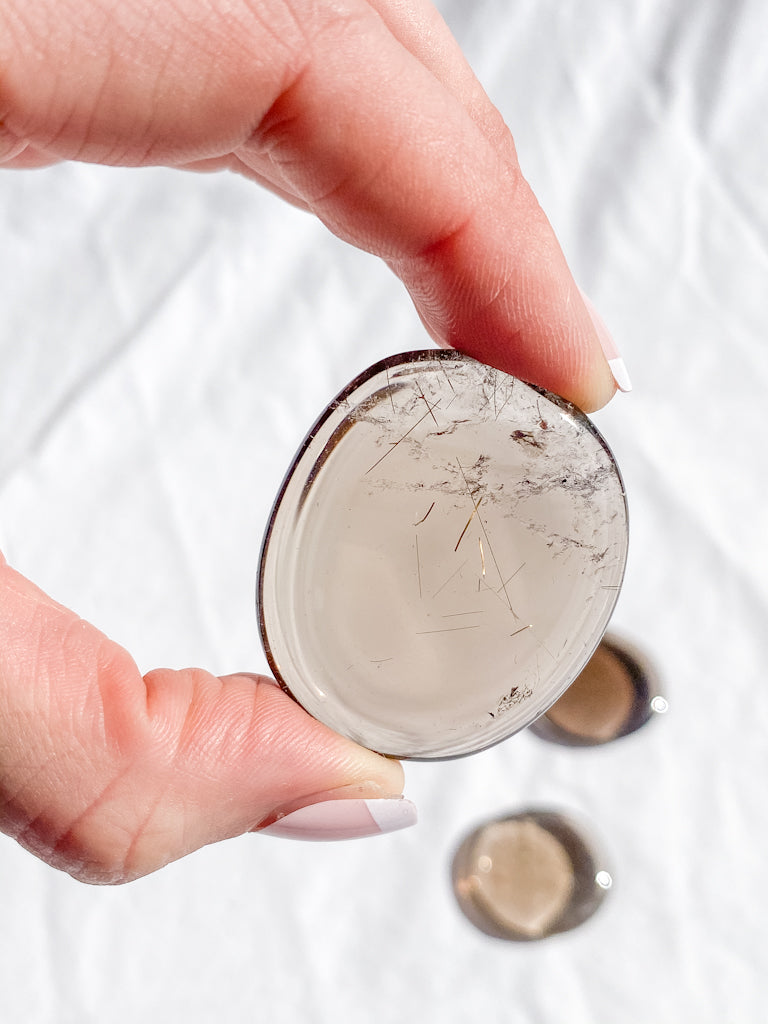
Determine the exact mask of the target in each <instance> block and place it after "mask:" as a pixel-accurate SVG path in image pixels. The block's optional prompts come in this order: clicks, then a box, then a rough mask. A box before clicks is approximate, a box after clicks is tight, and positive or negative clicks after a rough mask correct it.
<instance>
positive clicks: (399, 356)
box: [256, 348, 629, 762]
mask: <svg viewBox="0 0 768 1024" xmlns="http://www.w3.org/2000/svg"><path fill="white" fill-rule="evenodd" d="M442 361H445V362H463V363H469V364H476V365H478V366H484V365H486V364H482V363H479V361H478V360H476V359H474V358H473V357H471V356H469V355H466V354H465V353H463V352H459V351H457V350H454V349H443V348H437V349H414V350H409V351H406V352H401V353H396V354H394V355H391V356H387V357H385V358H384V359H381V360H378V361H377V362H376V363H373V364H372V365H371V366H369V367H367V368H366V369H365V370H363V371H361V372H360V373H359V374H357V375H356V376H355V377H354V378H353V379H352V380H351V381H350V382H349V383H348V384H347V385H345V386H344V387H343V388H342V389H341V390H340V391H339V393H338V394H337V395H336V396H335V397H334V398H333V399H332V400H331V401H330V402H329V403H328V404H327V405H326V407H325V408H324V410H323V411H322V412H321V414H320V415H319V416H318V418H317V419H316V421H315V422H314V424H313V425H312V427H311V428H310V430H309V431H308V432H307V434H306V435H305V437H304V439H303V441H302V442H301V444H300V445H299V447H298V449H297V451H296V453H295V455H294V457H293V458H292V460H291V462H290V464H289V467H288V469H287V471H286V473H285V475H284V477H283V480H282V482H281V484H280V487H279V489H278V492H277V495H276V497H275V500H274V502H273V505H272V508H271V511H270V514H269V518H268V521H267V527H266V529H265V532H264V536H263V539H262V543H261V548H260V553H259V560H258V572H257V581H256V611H257V620H258V626H259V633H260V637H261V641H262V646H263V650H264V654H265V657H266V659H267V663H268V664H269V667H270V670H271V671H272V673H273V675H274V677H275V680H276V681H277V683H278V684H279V685H280V687H281V688H282V689H283V691H284V692H285V693H286V694H287V695H288V696H290V697H291V699H293V700H294V701H296V703H297V704H299V705H300V706H301V707H304V704H303V703H302V702H301V700H299V698H298V697H297V696H296V694H295V693H294V692H293V690H292V689H291V685H290V682H289V681H288V680H287V679H286V678H285V676H284V674H283V672H282V671H281V668H280V665H279V662H278V659H277V657H276V655H275V652H274V651H273V648H272V645H271V643H270V641H269V631H268V629H267V625H266V621H265V615H264V607H265V596H264V581H265V565H266V560H267V556H268V552H269V544H270V540H271V537H272V534H273V529H274V525H275V522H276V519H277V516H278V515H279V513H280V509H281V506H282V504H283V501H284V499H285V495H286V491H287V488H288V485H289V484H290V482H291V480H292V478H293V476H294V473H295V471H296V469H297V468H298V466H299V465H300V463H301V460H302V458H303V456H304V455H305V453H306V452H307V450H308V449H309V447H310V446H311V444H312V442H313V441H314V440H315V438H316V436H317V434H318V433H319V432H320V430H321V429H322V427H323V426H324V424H325V423H326V422H327V420H328V419H329V418H330V417H331V416H332V415H333V414H334V413H335V411H336V410H337V408H338V406H339V405H340V404H341V403H343V402H345V401H346V400H347V399H348V398H349V396H350V395H352V394H353V393H355V392H356V391H357V390H358V389H359V388H361V387H362V386H363V385H364V384H366V383H367V382H368V381H369V380H371V379H372V378H374V377H376V376H377V375H379V374H381V373H382V372H385V373H386V372H388V371H389V370H393V369H395V368H397V367H404V366H408V365H413V364H418V363H427V362H442ZM487 369H488V370H495V372H497V373H501V374H505V375H506V376H507V377H510V378H511V379H513V380H515V381H517V382H518V383H519V384H521V385H523V386H524V387H525V388H527V389H529V390H530V391H532V392H534V393H536V394H539V395H540V396H542V397H543V398H545V399H546V400H548V401H550V402H551V403H552V404H554V405H555V406H557V407H558V408H559V409H560V410H561V411H562V412H563V413H566V414H568V415H569V416H571V417H573V418H574V419H576V420H578V422H579V423H580V424H581V425H582V426H583V427H584V428H585V429H586V430H588V432H589V433H590V434H591V435H592V437H593V438H594V439H595V440H596V441H597V442H598V443H599V445H600V446H601V447H602V449H603V451H604V452H605V454H606V456H607V458H608V460H609V462H610V464H611V466H612V468H613V471H614V473H615V475H616V478H617V480H618V483H619V487H620V493H621V497H622V501H623V511H624V522H625V528H626V533H627V542H625V544H624V546H623V552H622V562H621V573H620V576H619V579H618V584H617V585H616V588H615V595H614V598H613V601H612V602H611V604H610V607H609V609H608V612H607V621H609V620H610V616H611V615H612V613H613V609H614V608H615V605H616V601H617V600H618V596H619V592H620V590H621V585H622V583H623V579H624V574H625V570H626V562H627V549H628V531H629V509H628V505H627V498H626V489H625V486H624V481H623V478H622V476H621V472H620V470H619V467H618V464H617V462H616V459H615V457H614V455H613V452H612V451H611V448H610V446H609V445H608V443H607V441H606V440H605V438H604V437H603V435H602V434H601V433H600V431H599V430H598V428H597V427H596V426H595V424H594V423H593V422H592V421H591V420H590V419H589V417H588V416H587V415H586V413H584V412H583V411H582V410H581V409H580V408H579V407H578V406H577V405H575V404H574V403H573V402H570V401H568V400H567V399H564V398H562V397H561V396H560V395H557V394H555V393H553V392H551V391H548V390H547V389H546V388H543V387H541V386H540V385H537V384H532V383H530V382H528V381H524V380H521V379H520V378H516V377H512V375H511V374H507V373H506V372H505V371H503V370H499V369H498V368H495V367H491V366H488V367H487ZM600 639H601V638H600V637H598V638H597V639H596V640H595V642H594V644H593V645H592V647H591V649H585V650H587V653H586V655H585V656H584V657H583V659H582V665H581V668H583V666H584V665H585V664H586V663H587V662H588V661H589V658H591V656H592V655H593V654H594V651H595V650H596V649H597V646H598V645H599V643H600ZM580 670H581V669H580ZM574 678H575V677H574ZM565 689H567V686H566V687H564V688H563V689H562V690H561V691H560V696H561V695H562V693H563V692H564V691H565ZM554 699H555V700H556V699H557V698H554ZM553 702H554V701H553ZM305 710H306V708H305ZM308 713H310V712H308ZM544 714H546V709H545V710H544V711H542V712H540V713H539V717H541V716H542V715H544ZM315 717H317V718H318V720H319V721H322V722H323V724H326V725H328V727H329V728H334V726H333V725H332V724H331V723H329V722H328V721H325V720H324V719H323V717H322V716H321V715H316V716H315ZM529 725H530V723H524V724H521V725H518V726H515V727H513V728H511V729H510V730H509V731H508V732H505V733H503V734H501V735H498V736H495V737H493V738H491V739H490V740H487V741H483V742H478V743H477V744H476V745H472V746H471V747H470V748H469V749H463V750H460V751H456V752H441V753H430V754H421V753H417V752H413V751H409V750H397V749H391V750H384V749H378V748H377V746H376V745H375V744H372V745H370V747H371V749H372V750H375V751H376V752H377V753H379V754H380V755H381V756H383V757H387V758H391V759H393V760H409V761H430V762H431V761H451V760H458V759H459V758H462V757H467V756H470V755H471V754H475V753H481V752H482V751H484V750H488V749H490V748H492V747H494V746H496V745H497V744H499V743H502V742H504V741H506V740H507V739H509V738H510V737H511V736H513V735H515V734H516V733H518V732H520V731H522V730H523V729H525V728H527V727H529ZM346 735H348V736H349V738H351V739H353V740H354V741H355V742H358V743H361V744H363V745H368V744H366V742H365V737H361V736H353V735H351V733H350V732H347V733H346Z"/></svg>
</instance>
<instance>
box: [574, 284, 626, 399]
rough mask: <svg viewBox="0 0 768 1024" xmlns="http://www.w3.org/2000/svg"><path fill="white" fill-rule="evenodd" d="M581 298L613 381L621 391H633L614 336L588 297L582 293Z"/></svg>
mask: <svg viewBox="0 0 768 1024" xmlns="http://www.w3.org/2000/svg"><path fill="white" fill-rule="evenodd" d="M579 291H580V292H581V297H582V299H583V300H584V305H585V306H586V307H587V312H588V313H589V315H590V317H591V318H592V323H593V325H594V328H595V331H596V332H597V337H598V339H599V341H600V347H601V348H602V350H603V352H604V353H605V358H606V359H607V360H608V365H609V366H610V368H611V373H612V374H613V379H614V380H615V381H616V385H617V387H618V389H619V391H624V392H627V391H631V390H632V381H631V380H630V379H629V373H627V367H626V366H625V364H624V360H623V359H622V358H621V355H620V353H619V350H618V348H617V347H616V342H615V341H614V340H613V335H612V334H611V332H610V331H609V330H608V328H607V327H606V326H605V321H604V320H603V318H602V317H601V316H600V314H599V313H598V312H597V310H596V309H595V307H594V305H593V303H592V300H591V299H590V297H589V296H588V295H585V294H584V292H582V291H581V289H579Z"/></svg>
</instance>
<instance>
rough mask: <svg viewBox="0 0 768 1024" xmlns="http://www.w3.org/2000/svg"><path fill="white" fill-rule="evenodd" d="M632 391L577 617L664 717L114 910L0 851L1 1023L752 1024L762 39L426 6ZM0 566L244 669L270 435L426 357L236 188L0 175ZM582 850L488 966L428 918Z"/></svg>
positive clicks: (239, 850)
mask: <svg viewBox="0 0 768 1024" xmlns="http://www.w3.org/2000/svg"><path fill="white" fill-rule="evenodd" d="M440 6H441V9H442V10H443V12H444V14H445V16H446V18H447V20H448V22H449V24H450V25H451V27H452V28H453V30H454V32H455V33H456V35H457V36H458V38H459V40H460V42H461V43H462V45H463V46H464V47H465V49H466V52H467V54H468V56H469V58H470V60H471V61H472V63H473V65H474V66H475V68H476V70H477V72H478V74H479V76H480V78H481V80H482V81H483V83H484V85H485V86H486V88H487V89H488V91H489V93H490V94H491V96H492V98H493V99H494V100H495V102H496V103H497V104H498V105H499V106H500V108H501V110H502V111H503V113H504V115H505V116H506V118H507V120H508V122H509V123H510V124H511V125H512V127H513V130H514V132H515V136H516V141H517V144H518V149H519V152H520V156H521V161H522V163H523V168H524V170H525V171H526V172H527V175H528V177H529V178H530V180H531V182H532V183H533V185H534V188H535V189H536V191H537V193H538V195H539V198H540V200H541V201H542V204H543V205H544V207H545V209H546V210H547V212H548V213H549V215H550V217H551V219H552V221H553V223H554V225H555V228H556V230H557V231H558V233H559V236H560V238H561V241H562V243H563V245H564V248H565V250H566V253H567V255H568V257H569V259H570V261H571V264H572V266H573V268H574V271H575V273H576V275H577V278H578V279H579V281H580V283H581V285H582V287H584V289H585V290H586V291H587V292H588V293H589V294H591V296H592V298H593V299H594V301H595V303H596V305H597V306H598V308H599V309H600V310H601V311H602V313H603V315H604V317H605V319H606V320H607V322H608V323H609V325H610V326H611V328H612V330H613V332H614V334H615V335H616V337H617V339H618V341H619V343H620V346H621V347H622V350H623V354H624V356H625V358H626V361H627V364H628V366H629V369H630V372H631V374H632V376H633V380H634V384H635V391H634V393H633V394H632V395H631V396H629V397H626V396H618V397H617V398H616V399H615V401H614V402H613V403H612V404H611V406H610V407H609V408H608V409H607V410H605V411H604V412H602V413H600V414H599V415H598V416H597V417H596V421H597V423H598V425H599V427H600V428H601V430H602V431H603V433H604V434H605V435H606V437H607V438H608V440H609V442H610V443H611V445H612V447H613V449H614V451H615V453H616V455H617V458H618V460H619V462H620V465H621V467H622V470H623V473H624V476H625V480H626V484H627V490H628V494H629V500H630V508H631V516H632V537H631V553H630V563H629V569H628V574H627V579H626V584H625V589H624V592H623V594H622V597H621V599H620V603H619V606H618V609H617V613H616V616H615V619H614V623H615V626H616V627H617V629H619V630H620V631H623V632H624V633H625V634H626V635H628V636H629V637H631V638H632V639H634V640H635V641H636V642H637V643H639V644H640V645H641V646H642V647H643V648H644V649H645V650H646V651H648V653H649V654H651V655H652V656H653V658H654V659H655V660H656V662H657V664H658V666H659V668H660V670H661V672H662V674H663V676H664V678H665V680H666V683H667V690H668V696H669V698H670V704H671V707H670V712H669V714H668V715H667V716H666V718H665V719H663V720H661V721H658V722H656V723H655V725H654V727H653V728H649V729H648V730H647V731H645V732H641V733H639V734H637V735H636V736H634V737H631V738H629V739H627V740H625V741H623V742H622V743H619V744H615V745H612V746H608V747H606V748H602V749H597V750H592V751H589V750H582V751H569V750H563V749H558V748H554V747H551V746H548V745H546V744H544V743H542V742H540V741H537V740H536V739H535V738H534V737H532V736H529V735H522V736H519V737H517V738H515V739H513V740H512V741H510V742H508V743H507V744H504V745H502V746H500V747H497V748H495V749H493V750H491V751H489V752H486V753H484V754H482V755H479V756H476V757H474V758H469V759H466V760H462V761H457V762H452V763H447V764H434V765H409V766H407V789H406V792H407V793H408V795H410V796H411V797H412V798H413V799H414V800H415V801H416V802H417V804H418V805H419V808H420V812H421V824H420V825H419V826H418V828H416V829H413V830H411V831H409V832H405V833H400V834H395V835H392V836H387V837H382V838H379V839H375V840H369V841H360V842H357V843H345V844H341V845H335V846H332V845H329V846H319V845H311V844H306V845H304V844H298V843H290V842H280V841H278V840H275V839H270V838H267V837H258V836H246V837H244V838H241V839H239V840H236V841H233V842H229V843H226V844H221V845H218V846H216V847H211V848H208V849H206V850H204V851H201V852H200V853H198V854H196V855H195V856H193V857H191V858H189V859H187V860H186V861H184V862H181V863H178V864H175V865H172V866H170V867H169V868H167V869H165V870H164V871H162V872H160V873H158V874H156V875H154V876H152V877H149V878H146V879H144V880H141V881H139V882H137V883H135V884H133V885H131V886H128V887H125V888H120V889H94V888H88V887H85V886H82V885H80V884H78V883H76V882H74V881H72V880H71V879H69V878H68V877H67V876H64V875H60V874H57V873H55V872H54V871H53V870H51V869H49V868H47V867H45V866H43V865H41V864H39V863H38V862H36V861H35V860H34V859H33V858H32V857H31V856H30V855H28V854H27V853H25V852H23V851H22V850H21V849H19V848H18V847H16V846H15V844H14V843H13V842H11V841H10V840H9V839H6V838H5V837H0V922H1V925H0V1019H1V1020H2V1021H3V1022H8V1024H16V1022H19V1024H49V1022H50V1024H69V1022H71V1024H86V1022H98V1024H123V1022H133V1021H136V1020H142V1021H163V1022H167V1024H175V1022H179V1024H181V1022H185V1024H186V1022H198V1021H210V1020H214V1019H215V1020H222V1021H226V1022H233V1024H239V1022H247V1021H256V1020H265V1021H269V1022H270V1024H294V1022H304V1021H311V1022H322V1024H325V1022H329V1024H330V1022H334V1024H338V1022H341V1024H346V1022H348V1021H349V1022H351V1021H370V1022H372V1024H388V1022H393V1024H394V1022H397V1024H402V1022H403V1021H409V1020H414V1021H415V1020H426V1021H432V1020H440V1021H442V1022H446V1024H447V1022H457V1024H458V1022H464V1021H468V1020H473V1021H474V1020H477V1021H484V1022H489V1024H490V1022H495V1021H499V1022H502V1021H503V1022H505V1024H506V1022H512V1024H517V1022H521V1024H534V1022H535V1024H538V1022H544V1024H559V1022H561V1021H568V1024H595V1022H606V1024H627V1022H632V1024H646V1022H648V1021H654V1024H680V1022H689V1021H690V1022H695V1024H709V1022H711V1024H723V1022H728V1024H754V1022H757V1021H759V1020H762V1019H763V1017H764V1010H763V1004H764V1001H765V999H766V997H767V996H768V972H767V968H768V963H766V960H767V959H768V957H767V955H766V942H767V939H768V936H766V928H765V918H766V910H768V906H767V900H766V895H765V881H764V879H765V868H764V845H765V842H766V839H767V838H768V810H767V809H766V796H765V780H766V778H768V739H767V738H766V737H767V735H768V688H767V687H766V684H765V666H766V664H768V629H766V615H767V613H768V582H767V581H768V532H767V531H766V525H765V508H766V505H768V483H766V479H767V478H768V452H767V451H766V445H765V440H764V439H765V434H766V431H765V427H764V408H765V395H766V393H768V356H766V338H765V335H766V328H767V327H768V288H767V287H766V281H767V280H768V189H766V179H765V168H766V166H768V131H767V130H766V123H765V110H766V105H767V103H768V64H767V63H766V61H765V52H764V51H765V39H766V34H767V33H768V7H766V5H765V4H764V3H762V2H761V0H753V2H750V0H740V2H734V0H674V2H670V0H619V2H608V0H581V2H580V3H579V4H575V3H573V4H572V3H567V2H563V0H472V2H467V0H443V2H442V3H441V4H440ZM0 224H1V225H2V247H1V248H0V280H2V302H3V315H2V320H1V321H0V375H1V376H0V397H1V401H0V439H1V440H0V534H1V536H0V543H2V544H3V545H4V547H5V550H6V553H7V555H8V558H9V560H10V561H11V562H12V563H13V564H14V565H15V566H16V567H17V568H19V569H20V570H22V571H23V572H25V573H26V574H28V575H29V576H31V577H32V578H33V579H34V580H35V581H36V582H38V583H39V584H40V585H41V586H42V587H44V588H45V589H46V590H48V591H49V592H50V593H51V594H52V595H53V596H54V597H55V598H57V599H58V600H60V601H62V602H64V603H68V604H70V605H71V606H72V607H74V608H75V609H76V610H77V611H78V612H79V613H80V614H82V615H83V616H85V617H87V618H89V619H91V620H92V621H93V622H94V623H96V624H97V625H98V626H99V627H100V628H102V629H103V630H104V631H106V632H107V633H109V634H110V635H111V636H113V637H114V638H115V639H116V640H118V641H120V642H121V643H123V644H124V645H125V646H127V647H128V648H129V649H130V650H131V652H132V653H133V654H134V655H135V656H136V658H137V660H138V662H139V665H140V667H141V668H142V669H143V670H147V669H149V668H150V667H153V666H155V665H172V666H183V665H189V664H200V665H204V666H205V667H207V668H209V669H212V670H214V671H216V672H221V673H223V672H228V671H234V670H239V669H250V670H263V669H265V667H266V666H265V662H264V658H263V655H262V654H261V651H260V648H259V642H258V635H257V629H256V621H255V616H254V609H253V590H254V577H255V571H256V560H257V554H258V549H259V544H260V539H261V533H262V530H263V528H264V525H265V521H266V517H267V514H268V510H269V507H270V504H271V501H272V498H273V495H274V493H275V490H276V488H277V486H278V484H279V482H280V479H281V477H282V474H283V471H284V469H285V467H286V465H287V463H288V461H289V459H290V457H291V455H292V453H293V450H294V448H295V446H296V445H297V443H298V442H299V440H300V439H301V437H302V435H303V433H304V431H305V430H306V428H307V427H308V426H309V424H310V423H311V422H312V420H313V418H314V417H315V415H316V414H317V413H318V412H319V411H320V409H321V408H322V406H323V405H324V404H325V402H326V401H327V400H328V399H329V398H330V397H331V396H332V394H333V393H334V392H335V391H336V390H337V389H338V388H340V387H341V386H342V385H343V384H345V383H346V381H347V380H348V379H350V378H351V377H352V376H353V375H355V374H356V373H357V372H359V371H360V370H361V369H363V368H364V367H365V366H366V365H367V364H369V363H370V362H372V361H374V360H375V359H377V358H380V357H382V356H384V355H388V354H390V353H392V352H396V351H401V350H404V349H409V348H414V347H419V346H421V345H422V344H424V343H425V339H424V336H423V332H422V329H421V327H420V325H419V323H418V320H417V317H416V315H415V313H414V312H413V311H412V309H411V307H410V304H409V301H408V299H407V297H406V296H405V294H404V292H403V291H402V289H401V288H400V286H399V285H398V283H397V281H396V280H395V279H394V278H393V277H391V276H390V275H389V273H388V272H387V271H386V270H385V269H384V267H383V266H381V265H379V264H378V263H377V262H376V261H375V260H374V259H373V258H371V257H368V256H366V255H363V254H360V253H358V252H355V251H353V250H351V249H349V248H347V247H346V246H344V245H343V244H342V243H340V242H338V241H336V240H335V239H334V238H332V237H330V236H329V235H328V234H327V233H326V232H325V230H324V229H323V228H322V227H320V226H319V225H318V224H316V223H314V222H313V221H312V220H311V219H310V218H309V217H307V216H305V215H303V214H300V213H298V212H296V211H295V210H292V209H290V208H288V207H286V206H284V205H282V204H281V203H280V202H279V201H278V200H276V199H275V198H273V197H271V196H269V195H267V194H265V193H262V192H260V191H259V190H258V189H257V188H256V187H254V186H252V185H250V184H248V183H246V182H245V181H241V180H238V179H236V178H234V177H226V176H216V177H198V176H193V175H185V174H182V173H173V172H170V171H162V170H149V171H117V170H105V169H99V168H92V167H83V166H79V167H76V166H65V167H58V168H54V169H50V170H46V171H41V172H30V173H12V172H5V173H4V174H2V176H0ZM530 804H546V805H555V806H560V807H563V808H565V809H570V810H574V811H576V812H580V813H582V814H584V815H586V816H587V818H588V820H590V821H592V822H593V823H594V826H595V830H596V833H597V835H598V836H599V837H600V838H601V839H602V840H603V842H604V845H605V846H606V848H607V850H608V851H609V854H610V857H611V861H612V867H613V869H614V875H615V880H616V884H615V889H614V891H613V893H612V895H611V898H610V900H609V901H608V903H607V904H606V907H605V908H604V910H603V912H602V913H600V914H599V915H598V916H597V917H596V918H594V919H593V921H592V922H590V923H589V924H588V925H586V926H584V927H583V928H582V929H580V930H578V931H576V932H573V933H571V934H569V935H566V936H561V937H558V938H555V939H552V940H549V941H547V942H545V943H541V944H531V945H528V946H515V945H507V944H504V943H501V942H498V941H494V940H491V939H487V938H485V937H484V936H482V935H481V934H480V933H478V932H476V931H474V930H473V929H472V927H471V926H470V925H468V924H467V923H466V922H465V920H464V919H463V918H462V917H461V915H460V914H459V912H458V910H457V909H456V907H455V905H454V903H453V900H452V896H451V893H450V886H449V874H448V871H449V863H450V858H451V854H452V852H453V849H454V848H455V846H456V844H457V842H458V841H459V839H460V837H461V836H462V835H463V834H464V833H465V832H466V831H467V830H468V829H469V828H471V827H472V826H473V825H475V824H476V823H477V822H478V821H480V820H481V819H483V818H484V817H485V816H488V815H492V814H497V813H501V812H503V811H506V810H510V809H515V808H519V807H521V806H526V805H530Z"/></svg>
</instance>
